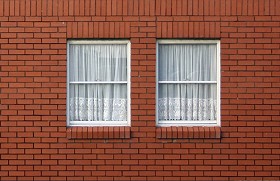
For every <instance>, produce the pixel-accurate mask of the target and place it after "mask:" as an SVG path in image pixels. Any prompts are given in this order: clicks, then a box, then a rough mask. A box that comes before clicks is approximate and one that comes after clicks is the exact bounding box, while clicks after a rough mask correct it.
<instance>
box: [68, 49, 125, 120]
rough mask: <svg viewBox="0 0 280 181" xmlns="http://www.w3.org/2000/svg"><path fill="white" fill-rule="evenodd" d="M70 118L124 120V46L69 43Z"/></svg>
mask: <svg viewBox="0 0 280 181" xmlns="http://www.w3.org/2000/svg"><path fill="white" fill-rule="evenodd" d="M69 48H70V51H69V52H70V54H69V58H70V70H69V71H70V76H69V81H70V90H69V92H70V100H69V115H70V121H126V119H127V83H126V81H127V47H126V45H70V47H69Z"/></svg>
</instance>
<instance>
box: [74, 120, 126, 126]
mask: <svg viewBox="0 0 280 181" xmlns="http://www.w3.org/2000/svg"><path fill="white" fill-rule="evenodd" d="M89 122H90V123H91V124H89ZM69 126H99V127H102V126H130V124H128V122H127V121H71V125H69Z"/></svg>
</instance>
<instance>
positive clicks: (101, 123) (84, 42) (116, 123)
mask: <svg viewBox="0 0 280 181" xmlns="http://www.w3.org/2000/svg"><path fill="white" fill-rule="evenodd" d="M118 44H119V45H126V49H127V55H126V57H127V58H126V59H127V60H126V61H127V63H126V65H127V66H126V70H127V71H126V77H127V78H126V81H70V76H69V74H70V69H69V68H70V61H69V60H70V57H69V56H70V52H69V50H70V48H69V47H70V45H118ZM130 46H131V45H130V41H128V40H97V41H96V40H69V41H68V42H67V126H130V124H131V120H130V117H131V111H130V104H131V103H130V102H131V100H130V71H131V69H130V57H131V55H130ZM76 84H78V85H80V84H81V85H82V84H85V85H91V84H93V85H95V84H96V85H102V84H119V85H123V84H126V92H127V95H126V99H127V101H126V102H127V105H126V108H127V113H126V114H127V118H126V121H99V120H98V121H70V115H69V111H70V85H76Z"/></svg>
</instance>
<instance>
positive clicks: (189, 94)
mask: <svg viewBox="0 0 280 181" xmlns="http://www.w3.org/2000/svg"><path fill="white" fill-rule="evenodd" d="M158 96H159V97H158V117H159V120H174V121H176V120H188V121H206V120H216V119H217V85H216V84H159V95H158Z"/></svg>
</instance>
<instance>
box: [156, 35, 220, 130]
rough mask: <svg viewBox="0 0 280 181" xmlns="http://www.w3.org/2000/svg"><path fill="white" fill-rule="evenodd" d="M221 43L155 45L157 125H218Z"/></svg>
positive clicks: (198, 42) (180, 42)
mask: <svg viewBox="0 0 280 181" xmlns="http://www.w3.org/2000/svg"><path fill="white" fill-rule="evenodd" d="M219 106H220V43H219V41H214V40H189V41H186V40H159V41H158V42H157V115H156V116H157V125H159V126H211V125H212V126H219V125H220V118H219V115H220V108H219Z"/></svg>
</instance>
